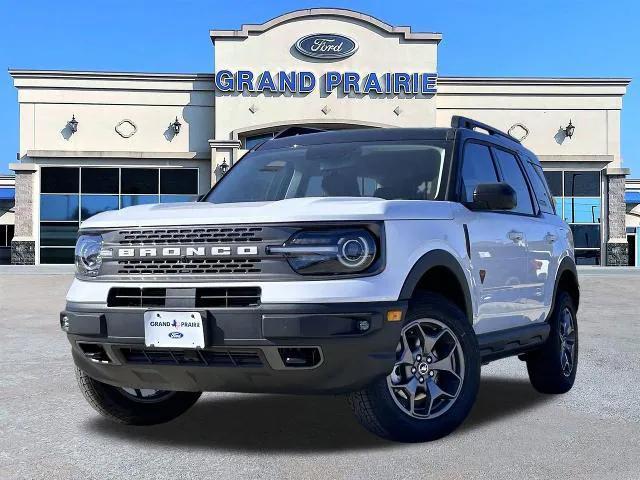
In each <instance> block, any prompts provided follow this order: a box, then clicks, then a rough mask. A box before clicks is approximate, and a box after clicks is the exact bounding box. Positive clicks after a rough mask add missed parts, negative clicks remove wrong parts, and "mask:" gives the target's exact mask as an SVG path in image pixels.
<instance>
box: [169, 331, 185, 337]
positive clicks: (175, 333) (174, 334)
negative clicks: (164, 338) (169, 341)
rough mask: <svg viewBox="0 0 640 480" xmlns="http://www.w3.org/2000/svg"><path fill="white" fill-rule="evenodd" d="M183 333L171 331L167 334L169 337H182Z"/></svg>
mask: <svg viewBox="0 0 640 480" xmlns="http://www.w3.org/2000/svg"><path fill="white" fill-rule="evenodd" d="M182 337H184V335H183V334H182V333H180V332H171V333H170V334H169V338H182Z"/></svg>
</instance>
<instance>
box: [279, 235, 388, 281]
mask: <svg viewBox="0 0 640 480" xmlns="http://www.w3.org/2000/svg"><path fill="white" fill-rule="evenodd" d="M269 252H270V253H275V254H278V253H280V254H284V256H285V257H286V259H287V261H288V262H289V265H291V268H293V269H294V270H295V271H296V272H297V273H300V274H302V275H340V274H343V275H344V274H353V273H360V272H364V271H365V270H366V269H367V268H369V267H370V266H371V265H372V264H373V262H374V261H375V260H376V258H377V257H376V255H377V253H378V247H377V245H376V239H375V238H374V236H373V234H372V233H371V232H370V231H369V230H366V229H364V228H352V229H330V230H303V231H301V232H298V233H296V234H295V235H293V236H292V237H291V238H290V239H289V240H287V241H286V242H285V243H284V245H282V246H281V247H270V248H269Z"/></svg>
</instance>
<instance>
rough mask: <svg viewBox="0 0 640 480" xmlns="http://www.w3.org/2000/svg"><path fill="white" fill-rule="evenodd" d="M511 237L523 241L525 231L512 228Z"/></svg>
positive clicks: (515, 240)
mask: <svg viewBox="0 0 640 480" xmlns="http://www.w3.org/2000/svg"><path fill="white" fill-rule="evenodd" d="M509 238H510V239H511V240H513V241H514V242H521V241H522V240H524V233H522V232H516V231H515V230H511V231H510V232H509Z"/></svg>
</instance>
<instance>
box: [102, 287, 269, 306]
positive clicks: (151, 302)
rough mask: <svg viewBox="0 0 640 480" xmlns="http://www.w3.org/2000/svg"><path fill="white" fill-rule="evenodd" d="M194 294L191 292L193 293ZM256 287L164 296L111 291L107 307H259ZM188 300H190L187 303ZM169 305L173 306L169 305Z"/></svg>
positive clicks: (148, 290)
mask: <svg viewBox="0 0 640 480" xmlns="http://www.w3.org/2000/svg"><path fill="white" fill-rule="evenodd" d="M194 290H195V292H194ZM260 293H261V291H260V288H259V287H203V288H196V289H189V288H186V289H184V288H174V289H170V293H169V296H167V289H166V288H134V287H132V288H130V287H113V288H112V289H111V290H109V295H108V296H107V307H134V308H135V307H137V308H148V307H165V306H166V307H173V306H176V305H179V306H180V307H183V308H185V307H186V308H188V305H189V301H191V305H193V307H194V308H247V307H257V306H259V305H260ZM189 299H191V300H189ZM173 301H175V302H177V303H172V302H173Z"/></svg>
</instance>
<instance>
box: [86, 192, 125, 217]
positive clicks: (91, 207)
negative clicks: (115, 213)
mask: <svg viewBox="0 0 640 480" xmlns="http://www.w3.org/2000/svg"><path fill="white" fill-rule="evenodd" d="M108 210H118V195H82V217H81V219H82V220H86V219H87V218H89V217H93V216H94V215H95V214H97V213H100V212H106V211H108Z"/></svg>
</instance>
